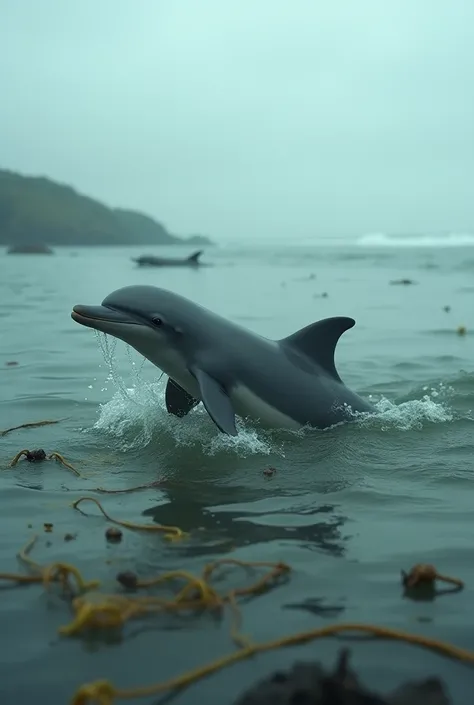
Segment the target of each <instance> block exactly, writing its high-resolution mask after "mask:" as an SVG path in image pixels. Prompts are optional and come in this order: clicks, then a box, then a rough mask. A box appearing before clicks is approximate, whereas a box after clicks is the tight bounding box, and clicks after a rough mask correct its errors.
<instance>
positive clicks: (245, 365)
mask: <svg viewBox="0 0 474 705" xmlns="http://www.w3.org/2000/svg"><path fill="white" fill-rule="evenodd" d="M71 317H72V319H73V320H74V321H76V322H77V323H80V324H82V325H83V326H87V327H89V328H93V329H95V330H98V331H101V332H102V333H108V334H109V335H113V336H114V337H116V338H120V339H121V340H123V341H124V342H125V343H127V344H128V345H131V346H132V347H133V348H135V350H137V351H138V352H139V353H141V354H142V355H143V356H144V357H145V358H147V359H148V360H149V361H150V362H152V363H153V364H154V365H155V366H156V367H158V368H160V369H161V370H162V371H163V372H165V373H166V374H167V375H168V382H167V386H166V393H165V400H166V408H167V410H168V412H169V413H171V414H174V415H176V416H179V417H183V416H185V415H186V414H187V413H188V412H189V411H191V409H192V408H193V407H195V406H196V405H197V404H198V403H199V402H200V401H202V403H203V404H204V407H205V408H206V410H207V412H208V414H209V416H210V417H211V419H212V420H213V421H214V423H215V424H216V426H217V427H218V428H219V430H220V431H222V432H223V433H226V434H229V435H231V436H236V435H237V429H236V424H235V417H236V415H238V416H240V417H241V418H247V417H251V418H253V419H255V420H259V421H260V423H261V424H262V425H263V426H266V427H270V428H288V429H298V428H301V427H303V426H307V425H309V426H312V427H315V428H321V429H324V428H328V427H329V426H332V425H334V424H336V423H339V422H341V421H344V420H349V419H350V418H351V410H352V411H353V412H370V411H374V409H373V407H372V406H371V405H370V404H368V403H367V402H366V401H364V400H363V399H362V398H361V397H359V396H358V395H357V394H355V393H354V392H352V391H351V390H350V389H348V388H347V387H346V386H345V384H344V383H343V381H342V380H341V378H340V377H339V374H338V372H337V370H336V367H335V364H334V352H335V348H336V345H337V341H338V340H339V338H340V336H341V335H342V333H344V331H346V330H348V329H349V328H352V327H353V326H354V325H355V321H354V319H353V318H347V317H343V316H338V317H335V318H326V319H323V320H320V321H317V322H316V323H312V324H310V325H308V326H306V327H305V328H302V329H301V330H298V331H296V332H295V333H293V334H292V335H289V336H288V337H285V338H282V339H281V340H271V339H269V338H264V337H262V336H260V335H257V334H256V333H253V332H251V331H249V330H247V329H246V328H243V327H241V326H240V325H237V324H236V323H233V322H231V321H229V320H227V319H225V318H222V317H221V316H219V315H217V314H216V313H213V312H212V311H210V310H208V309H206V308H203V307H202V306H200V305H198V304H196V303H194V302H193V301H190V300H189V299H186V298H185V297H183V296H180V295H179V294H176V293H173V292H171V291H168V290H166V289H160V288H157V287H154V286H126V287H124V288H122V289H117V291H114V292H112V293H111V294H109V295H108V296H107V297H106V298H105V299H104V300H103V302H102V304H101V305H100V306H84V305H76V306H74V307H73V310H72V313H71Z"/></svg>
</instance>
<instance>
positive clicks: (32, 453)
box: [24, 448, 46, 463]
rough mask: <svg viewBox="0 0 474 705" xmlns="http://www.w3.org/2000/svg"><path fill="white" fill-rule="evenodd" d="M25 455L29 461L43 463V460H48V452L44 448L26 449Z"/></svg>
mask: <svg viewBox="0 0 474 705" xmlns="http://www.w3.org/2000/svg"><path fill="white" fill-rule="evenodd" d="M24 456H25V458H26V459H27V461H28V462H29V463H41V462H42V461H43V460H46V453H45V452H44V450H43V449H42V448H38V450H26V451H25V452H24Z"/></svg>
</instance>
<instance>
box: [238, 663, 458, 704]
mask: <svg viewBox="0 0 474 705" xmlns="http://www.w3.org/2000/svg"><path fill="white" fill-rule="evenodd" d="M348 660H349V652H348V651H347V650H342V651H341V652H340V654H339V658H338V662H337V663H336V668H335V669H334V670H333V671H326V670H325V669H324V668H323V667H322V666H321V664H319V663H317V662H310V661H309V662H308V661H297V662H296V663H295V664H294V665H293V667H292V668H291V669H289V670H288V671H276V672H275V673H273V674H272V675H270V676H269V677H267V678H265V679H264V680H262V681H260V682H259V683H257V684H256V685H254V686H253V687H252V688H250V689H249V690H248V691H247V692H246V693H244V694H243V695H242V696H241V697H240V698H238V700H237V701H236V702H235V703H234V705H295V704H298V705H299V704H300V703H301V704H302V705H306V704H308V705H451V703H452V701H451V700H450V698H449V695H448V693H447V691H446V687H445V685H444V684H443V682H442V681H441V680H439V678H436V677H431V678H427V679H425V680H423V681H419V682H409V683H405V684H403V685H401V686H399V687H398V688H397V689H396V690H395V691H393V692H392V693H389V694H388V695H382V694H380V695H379V694H378V693H375V692H374V691H371V690H369V689H368V688H366V687H365V686H364V685H363V684H362V683H361V681H360V679H359V677H358V676H357V674H356V673H355V671H354V670H352V669H351V668H349V664H348Z"/></svg>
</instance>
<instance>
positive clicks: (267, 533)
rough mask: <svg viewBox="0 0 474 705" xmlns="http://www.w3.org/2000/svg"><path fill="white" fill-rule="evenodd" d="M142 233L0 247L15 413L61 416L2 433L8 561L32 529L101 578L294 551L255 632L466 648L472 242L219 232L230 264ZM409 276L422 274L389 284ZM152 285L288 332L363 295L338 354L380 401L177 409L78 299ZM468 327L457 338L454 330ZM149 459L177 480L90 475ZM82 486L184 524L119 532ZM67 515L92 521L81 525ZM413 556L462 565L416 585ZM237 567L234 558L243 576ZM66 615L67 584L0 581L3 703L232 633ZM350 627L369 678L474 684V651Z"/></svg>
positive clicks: (148, 472) (265, 665)
mask: <svg viewBox="0 0 474 705" xmlns="http://www.w3.org/2000/svg"><path fill="white" fill-rule="evenodd" d="M152 250H153V248H148V250H147V251H150V252H152ZM158 253H164V254H165V255H168V254H169V255H173V254H176V253H179V254H182V250H181V249H175V248H156V250H155V254H158ZM139 254H142V250H141V249H140V248H111V249H108V248H98V249H81V248H76V249H64V250H58V251H57V253H56V254H55V255H54V256H52V257H46V256H45V257H41V256H26V255H23V256H6V255H4V254H3V253H1V254H0V324H1V329H0V330H1V333H0V375H1V377H0V379H1V390H2V393H1V397H0V428H8V427H11V426H16V425H19V424H22V423H25V422H32V421H37V420H41V419H63V420H62V421H61V423H59V424H57V425H52V426H46V427H43V428H37V429H30V430H19V431H15V432H12V433H10V434H8V435H6V436H4V437H3V438H0V444H1V445H0V462H1V465H2V467H3V472H2V474H1V476H0V481H1V485H2V499H1V500H0V502H1V503H0V510H1V512H2V515H3V531H2V533H1V536H0V563H1V566H2V568H1V570H3V571H17V570H23V569H22V568H21V567H19V564H18V562H17V559H16V558H15V554H16V552H17V551H18V549H19V548H20V547H21V546H22V545H23V544H24V543H26V541H27V540H28V539H29V538H30V536H31V535H32V533H34V532H38V533H39V541H38V545H37V546H36V547H35V549H34V554H33V555H34V557H35V558H36V559H37V560H38V561H39V562H41V563H45V564H46V563H49V562H53V561H58V560H63V561H69V562H73V563H74V564H76V565H77V566H78V567H80V568H81V570H82V569H83V570H84V572H85V574H86V575H87V577H89V578H99V579H100V580H101V581H103V586H102V589H104V590H107V591H111V590H117V589H118V588H117V587H116V583H115V575H116V574H117V572H118V571H120V570H134V571H136V572H138V573H139V574H140V575H143V576H151V575H154V574H158V573H160V572H163V571H167V570H172V569H178V568H183V569H186V570H190V571H196V572H198V571H200V570H201V569H202V567H203V566H204V565H205V563H207V562H209V561H212V560H214V559H216V558H223V557H224V558H225V557H227V558H228V557H233V558H240V559H244V560H254V561H255V560H265V561H285V562H287V563H288V564H289V565H290V566H291V568H292V575H291V579H290V580H289V581H288V582H287V583H286V584H284V585H281V586H279V587H277V588H275V590H274V591H272V592H269V593H267V594H265V595H262V596H260V597H258V598H256V599H255V600H253V601H249V602H247V603H246V604H245V606H244V610H243V611H244V620H245V622H244V631H245V632H246V633H249V634H251V635H252V636H253V638H254V639H255V640H258V641H261V640H266V639H273V638H277V637H278V636H283V635H287V634H290V633H292V632H295V631H301V630H303V629H310V628H313V627H314V628H317V627H320V626H324V625H327V624H329V623H331V622H332V621H352V622H353V621H361V622H371V623H376V624H382V625H386V626H391V627H396V628H399V629H404V630H408V631H413V632H416V633H420V634H425V635H427V636H430V637H433V638H439V639H445V640H448V641H451V642H454V643H455V644H457V645H458V646H462V647H465V648H472V649H474V637H473V636H472V628H471V625H470V616H469V615H470V614H471V603H472V592H471V590H472V588H471V587H470V585H472V581H473V579H474V567H473V566H474V562H473V558H474V549H473V529H472V516H473V510H472V494H471V492H472V485H471V482H472V457H473V450H474V441H473V437H474V436H473V429H474V424H473V418H474V417H473V413H472V409H473V408H474V367H473V360H474V343H473V341H474V335H473V331H474V313H473V312H474V306H473V301H474V284H473V273H474V249H472V248H470V247H451V248H429V247H419V248H414V247H400V248H395V247H394V248H390V247H384V246H381V245H380V244H379V246H370V245H368V246H365V247H360V246H359V247H356V246H354V245H352V246H337V247H336V246H334V247H329V246H320V247H316V246H304V247H303V246H301V247H283V246H272V247H269V246H267V247H251V246H248V247H237V246H228V247H222V248H216V249H211V248H210V249H209V250H208V251H207V252H206V253H205V256H204V257H203V259H206V260H207V261H209V262H210V263H212V264H213V265H214V266H213V267H209V268H203V269H200V270H197V271H195V270H187V269H179V268H176V269H171V268H170V269H163V270H159V269H138V268H136V267H135V266H134V265H133V264H132V262H131V261H130V258H131V257H132V256H137V255H139ZM400 278H408V279H412V280H414V281H415V282H416V283H415V284H413V285H410V286H396V285H390V281H391V280H395V279H400ZM140 283H142V284H154V285H157V286H162V287H165V288H169V289H172V290H174V291H177V292H179V293H181V294H183V295H185V296H188V297H189V298H191V299H193V300H196V301H197V302H198V303H200V304H202V305H204V306H207V307H209V308H211V309H213V310H214V311H216V312H218V313H220V314H222V315H224V316H227V317H229V318H230V319H232V320H235V321H238V322H239V323H241V324H243V325H245V326H247V327H248V328H250V329H252V330H255V331H257V332H259V333H261V334H263V335H266V336H269V337H273V338H281V337H284V336H286V335H288V334H290V333H292V332H294V331H295V330H297V329H298V328H300V327H302V326H305V325H307V324H308V323H310V322H312V321H315V320H318V319H320V318H324V317H326V316H335V315H343V316H352V317H354V318H355V319H356V326H355V328H353V329H351V330H350V331H348V332H347V333H345V334H344V336H343V337H342V338H341V340H340V342H339V344H338V347H337V354H336V364H337V368H338V370H339V372H340V374H341V376H342V378H343V379H344V381H345V382H346V383H347V384H348V386H350V387H352V388H354V389H355V390H357V391H358V392H359V393H360V394H362V395H364V396H366V397H369V398H371V399H372V401H373V402H374V403H375V404H376V405H377V410H378V412H377V414H376V415H375V416H374V417H372V418H363V419H360V420H358V421H355V422H354V423H352V424H346V425H343V426H339V427H336V428H333V429H330V430H328V431H324V432H320V431H305V432H303V433H301V434H294V433H290V432H285V431H279V432H268V431H262V430H261V429H259V428H258V426H256V425H253V424H251V423H248V422H245V423H243V422H239V428H240V429H241V433H240V435H239V436H238V437H237V438H236V439H232V438H228V437H225V436H222V435H221V434H220V433H219V432H218V431H217V429H216V427H215V426H214V425H213V423H212V422H211V420H210V419H209V417H208V416H207V414H206V413H205V412H204V411H203V410H202V409H201V408H198V409H196V410H195V411H194V412H193V413H191V414H190V415H189V416H188V417H187V418H185V419H176V418H174V417H170V416H168V415H167V413H166V411H165V409H164V383H165V380H164V379H159V374H158V372H157V370H156V368H154V367H153V366H152V365H151V364H150V363H148V362H144V361H143V359H142V358H140V356H139V355H138V354H137V353H135V352H134V351H130V350H129V349H128V348H126V346H125V345H124V344H123V343H121V342H115V341H113V340H111V339H106V338H105V337H104V336H102V337H101V336H99V335H97V334H95V333H94V332H93V331H91V330H88V329H84V328H83V327H81V326H79V325H77V324H75V323H74V322H73V321H72V320H71V318H70V311H71V308H72V306H73V305H74V304H76V303H85V304H97V303H100V302H101V301H102V299H103V298H104V297H105V296H106V295H107V294H108V293H110V292H111V291H112V290H114V289H116V288H119V287H121V286H125V285H129V284H140ZM323 293H327V296H325V297H323V296H321V295H322V294H323ZM446 306H449V307H450V310H449V311H446V310H444V307H446ZM459 325H464V326H466V328H467V334H466V335H465V336H460V335H458V334H457V333H456V329H457V327H458V326H459ZM13 362H14V363H17V364H14V365H12V364H9V363H13ZM275 383H276V384H277V383H278V380H276V381H275ZM38 447H43V448H44V449H45V450H46V451H47V452H51V451H59V452H60V453H62V454H63V455H64V456H65V457H66V458H67V459H68V460H69V461H70V462H71V463H72V464H73V465H74V466H75V467H77V468H78V469H79V470H80V471H81V473H82V474H83V476H84V477H82V478H76V477H74V475H72V474H71V473H69V472H68V471H67V470H66V469H65V468H63V467H61V465H60V464H58V463H54V462H47V463H43V464H41V465H31V464H29V463H27V462H26V461H21V462H20V463H19V464H18V466H16V467H15V468H12V469H9V468H8V463H9V461H10V459H11V457H12V456H13V455H15V453H16V452H17V451H19V450H21V449H22V448H29V449H33V448H38ZM269 466H272V467H274V468H276V473H275V474H274V475H273V476H271V477H267V476H266V475H265V474H264V472H263V471H264V469H265V468H267V467H269ZM154 480H161V481H162V483H161V485H160V486H158V487H155V488H153V489H149V490H145V491H143V492H137V493H134V494H129V495H127V494H117V495H108V496H107V495H103V494H99V493H97V492H95V491H94V488H97V487H98V486H101V487H106V488H109V489H125V488H127V487H133V486H136V485H140V484H145V483H149V482H151V481H154ZM83 495H88V496H93V497H96V498H97V499H99V500H100V501H101V502H103V504H104V507H105V508H106V509H107V511H109V513H110V514H111V515H112V516H114V517H117V518H121V519H126V520H130V521H136V522H153V521H155V522H160V523H165V524H175V525H178V526H180V527H181V528H182V529H184V530H186V531H189V532H190V534H191V538H190V539H189V540H188V541H185V542H183V543H172V544H170V543H168V542H166V541H164V540H163V539H162V538H161V536H159V535H158V534H154V533H136V532H131V531H125V532H124V540H123V541H122V543H120V544H117V545H113V546H111V545H108V544H107V543H106V541H105V536H104V532H105V529H106V527H107V523H106V522H105V520H104V518H103V517H101V516H100V514H99V513H98V511H96V509H95V508H94V507H93V506H92V505H91V506H84V510H85V511H86V512H87V516H83V515H81V514H80V513H78V512H76V511H74V510H73V509H72V508H71V503H72V502H73V500H74V499H77V498H79V497H81V496H83ZM44 522H51V523H53V524H54V529H53V532H52V533H50V534H45V533H44V531H43V524H44ZM68 532H70V533H74V534H75V533H77V539H76V540H75V541H72V542H65V541H64V535H65V534H66V533H68ZM419 562H423V563H434V564H435V565H436V567H437V568H438V569H439V570H440V571H441V572H443V573H445V574H451V575H454V576H457V577H460V578H462V579H463V580H465V582H466V586H467V587H466V589H465V590H464V591H463V592H461V593H458V594H456V595H454V596H449V595H448V596H443V597H440V598H438V599H436V600H432V601H419V602H413V601H410V600H408V599H404V598H403V590H402V588H401V585H400V570H401V569H405V570H408V569H409V568H410V567H411V566H412V565H413V564H416V563H419ZM253 577H255V576H250V578H248V579H250V580H252V579H253ZM245 579H246V578H245V575H244V576H242V575H240V574H234V573H229V574H227V575H226V583H227V584H228V587H229V588H230V587H232V586H233V585H235V584H237V582H238V583H239V584H243V583H242V581H244V582H245ZM70 618H71V614H70V611H69V608H68V605H67V604H66V603H65V602H64V600H62V599H61V598H60V597H58V596H57V594H56V593H55V591H53V592H52V593H51V594H45V592H44V590H43V589H42V588H41V587H39V586H29V587H21V588H20V587H11V586H10V585H8V587H6V588H4V589H3V590H2V600H1V603H0V624H1V625H2V630H1V641H2V642H3V643H2V646H1V649H2V655H3V656H2V660H1V661H2V663H1V665H0V694H1V695H2V696H3V701H4V702H5V703H10V702H15V703H20V704H21V703H25V704H26V703H30V702H32V700H35V702H51V703H66V702H69V701H70V699H71V697H72V695H73V693H74V692H75V690H76V689H77V687H78V686H79V685H81V684H82V683H84V682H89V681H93V680H96V679H103V678H107V679H109V680H111V681H112V682H113V683H114V684H115V685H116V686H117V687H119V688H120V687H124V688H125V687H133V686H137V685H147V684H151V683H154V682H158V681H160V680H164V679H167V678H169V677H171V676H173V675H178V674H180V673H181V672H183V671H185V670H186V669H188V668H191V667H195V666H197V665H200V664H202V663H204V662H206V661H208V660H211V659H213V658H216V657H217V656H220V655H222V654H223V653H227V652H229V651H231V650H232V649H233V648H234V647H233V645H232V643H231V641H230V638H229V623H228V620H224V621H219V620H216V619H215V618H212V617H208V616H205V615H201V616H199V617H197V618H192V619H191V618H190V619H182V618H174V617H170V616H168V617H166V618H153V619H151V618H150V619H144V620H138V621H135V622H133V623H129V624H127V625H126V627H125V628H124V629H123V636H122V638H120V637H118V636H115V637H114V638H112V637H110V638H99V637H93V638H92V637H91V638H87V639H85V638H74V639H67V638H61V637H59V636H58V634H57V628H58V627H59V626H60V625H62V624H65V623H68V622H69V621H70ZM342 643H343V642H341V641H340V640H334V639H332V640H325V641H324V642H314V643H312V644H309V645H306V646H303V647H298V648H293V649H286V650H284V651H280V652H273V653H270V654H266V655H262V656H258V657H256V658H254V659H252V660H249V661H247V662H243V663H241V664H238V665H236V666H233V667H232V668H229V669H227V670H226V671H223V672H222V673H220V674H217V675H215V676H213V677H211V678H209V679H207V680H205V681H203V682H202V683H200V684H198V685H196V686H194V687H192V688H190V689H189V690H187V691H184V692H182V693H181V694H179V695H178V696H177V697H176V702H177V703H178V704H179V705H192V704H194V703H196V702H207V703H209V705H214V704H215V705H218V704H219V705H222V703H228V704H229V705H231V703H232V702H233V701H234V699H235V698H236V697H237V695H238V694H240V693H241V692H242V691H243V690H244V689H245V688H246V687H248V686H249V685H250V684H252V683H253V682H254V681H255V680H256V679H257V678H260V677H262V676H263V675H266V674H267V673H269V672H270V671H271V670H273V669H275V668H277V667H283V666H285V665H287V664H289V663H291V662H292V661H294V660H295V659H309V658H316V659H320V660H322V661H323V662H324V663H325V664H327V665H329V664H331V663H332V661H333V659H334V655H335V653H336V652H337V650H338V649H339V648H340V646H341V644H342ZM349 645H350V646H351V648H352V649H353V653H354V665H355V666H356V667H358V668H359V669H360V671H361V674H362V676H363V678H364V679H365V680H366V682H367V683H369V684H370V685H371V686H373V687H376V688H381V689H382V690H386V689H388V688H391V687H393V686H395V685H397V684H398V683H399V682H400V681H402V680H406V679H408V678H410V679H411V678H422V677H426V676H428V675H430V674H439V675H441V676H443V677H444V678H445V679H446V681H447V683H448V685H449V689H450V691H451V694H452V695H453V696H455V697H456V701H455V702H457V703H467V702H468V699H469V702H470V697H469V698H468V695H469V693H470V690H471V688H472V685H473V672H472V671H471V670H469V669H468V668H467V667H465V666H461V665H458V664H456V663H453V662H450V661H447V660H446V659H443V658H442V657H440V656H436V655H433V654H430V653H427V652H423V651H421V650H420V649H415V648H414V647H409V646H404V645H397V644H392V643H388V642H383V643H381V642H377V643H374V642H373V641H359V640H358V641H352V642H349ZM155 701H156V699H153V698H144V699H140V700H136V701H135V700H134V701H129V702H137V703H138V702H143V703H151V702H155Z"/></svg>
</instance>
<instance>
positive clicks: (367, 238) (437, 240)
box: [356, 233, 474, 248]
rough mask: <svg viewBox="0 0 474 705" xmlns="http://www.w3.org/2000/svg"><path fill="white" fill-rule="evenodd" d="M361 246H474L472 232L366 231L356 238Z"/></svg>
mask: <svg viewBox="0 0 474 705" xmlns="http://www.w3.org/2000/svg"><path fill="white" fill-rule="evenodd" d="M356 244H357V245H358V246H359V247H400V248H401V247H434V248H436V247H474V234H472V233H446V234H444V235H431V234H424V235H405V236H404V235H390V234H388V233H366V234H365V235H362V236H361V237H359V238H358V239H357V240H356Z"/></svg>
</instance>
